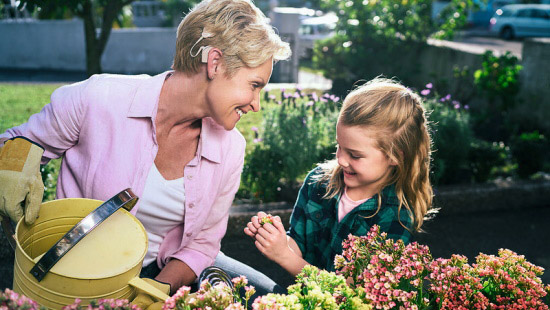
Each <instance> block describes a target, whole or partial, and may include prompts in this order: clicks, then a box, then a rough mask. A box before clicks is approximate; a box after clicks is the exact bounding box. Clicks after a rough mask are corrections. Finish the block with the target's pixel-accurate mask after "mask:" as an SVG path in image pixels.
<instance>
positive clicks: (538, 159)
mask: <svg viewBox="0 0 550 310" xmlns="http://www.w3.org/2000/svg"><path fill="white" fill-rule="evenodd" d="M511 149H512V154H513V155H514V158H515V159H516V161H517V164H518V169H517V174H518V175H519V177H521V178H527V177H529V176H530V175H532V174H533V173H535V172H538V171H541V170H542V169H543V167H544V163H545V160H546V161H547V160H548V151H549V146H548V139H546V137H545V136H544V135H542V134H540V133H539V132H538V131H533V132H525V133H522V134H521V135H519V136H516V137H514V138H513V139H512V145H511Z"/></svg>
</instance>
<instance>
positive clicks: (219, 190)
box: [0, 72, 246, 275]
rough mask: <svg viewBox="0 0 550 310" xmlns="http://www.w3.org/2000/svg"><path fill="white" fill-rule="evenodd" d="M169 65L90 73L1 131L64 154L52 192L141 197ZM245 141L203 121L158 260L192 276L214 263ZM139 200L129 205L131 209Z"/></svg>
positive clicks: (236, 184)
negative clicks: (147, 71)
mask: <svg viewBox="0 0 550 310" xmlns="http://www.w3.org/2000/svg"><path fill="white" fill-rule="evenodd" d="M168 73H169V72H164V73H162V74H159V75H156V76H153V77H150V76H147V75H139V76H122V75H110V74H102V75H94V76H92V77H91V78H89V79H88V80H85V81H82V82H79V83H75V84H72V85H66V86H63V87H61V88H59V89H57V90H56V91H54V92H53V94H52V96H51V103H49V104H47V105H46V106H44V108H43V109H42V111H41V112H40V113H37V114H34V115H32V116H31V117H30V118H29V120H28V122H27V123H25V124H22V125H20V126H17V127H14V128H11V129H9V130H7V131H6V132H5V133H3V134H2V135H0V145H2V144H3V143H4V141H6V140H7V139H9V138H11V137H14V136H25V137H27V138H29V139H31V140H33V141H35V142H37V143H39V144H40V145H42V146H43V147H44V148H45V152H44V156H43V158H42V163H43V164H45V163H47V162H48V161H49V160H50V159H53V158H59V157H61V156H63V160H62V163H61V169H60V172H59V177H58V183H57V197H58V198H66V197H85V198H91V199H99V200H107V199H109V198H110V197H112V196H113V195H115V194H117V193H118V192H120V191H121V190H124V189H126V188H128V187H129V188H131V189H132V190H133V192H134V193H135V194H136V195H137V196H138V197H139V196H140V195H141V194H142V193H143V189H144V186H145V181H146V178H147V173H148V171H149V169H150V168H151V165H152V164H153V161H154V159H155V157H156V154H157V151H158V144H157V141H156V133H155V117H156V112H157V107H158V100H159V96H160V90H161V88H162V85H163V83H164V80H165V78H166V76H167V74H168ZM245 143H246V142H245V140H244V138H243V136H242V135H241V134H240V133H239V132H238V131H237V130H236V129H233V130H231V131H226V130H225V129H224V128H222V127H221V126H219V125H217V124H216V123H215V122H214V121H213V120H212V119H211V118H205V119H203V120H202V130H201V134H200V140H199V144H198V149H197V153H196V156H195V157H194V158H193V159H192V160H191V161H190V162H189V164H188V165H187V166H185V168H184V175H185V181H184V189H185V195H186V198H185V209H186V214H185V220H184V223H182V224H181V225H179V226H177V227H176V228H174V229H173V230H171V231H169V232H168V233H167V234H166V236H165V238H164V240H163V242H162V244H161V246H160V249H159V255H158V258H157V263H158V265H159V266H160V267H163V266H164V265H165V264H166V263H167V262H168V261H169V260H170V259H172V258H176V259H179V260H181V261H183V262H185V263H186V264H187V265H188V266H189V267H190V268H191V269H192V270H193V271H194V272H195V274H196V275H199V274H200V272H201V271H202V270H203V269H204V268H205V267H207V266H209V265H211V264H212V263H213V262H214V259H215V257H216V255H217V254H218V252H219V249H220V242H221V239H222V237H223V236H224V234H225V231H226V229H227V220H228V217H229V208H230V206H231V204H232V202H233V198H234V196H235V193H236V192H237V189H238V187H239V182H240V176H241V172H242V167H243V161H244V151H245ZM138 209H139V201H138V203H137V205H136V206H135V207H134V209H133V210H132V213H134V214H135V213H136V212H137V210H138Z"/></svg>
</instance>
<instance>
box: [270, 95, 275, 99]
mask: <svg viewBox="0 0 550 310" xmlns="http://www.w3.org/2000/svg"><path fill="white" fill-rule="evenodd" d="M276 98H277V97H276V96H275V95H269V99H271V100H275V99H276Z"/></svg>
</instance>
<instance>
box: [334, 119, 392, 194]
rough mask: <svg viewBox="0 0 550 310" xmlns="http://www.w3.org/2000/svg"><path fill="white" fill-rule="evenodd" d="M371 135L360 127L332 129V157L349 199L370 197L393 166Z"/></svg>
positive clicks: (344, 126) (370, 131) (371, 132)
mask: <svg viewBox="0 0 550 310" xmlns="http://www.w3.org/2000/svg"><path fill="white" fill-rule="evenodd" d="M374 137H375V132H374V131H373V130H372V129H367V128H365V127H360V126H346V125H342V124H338V125H337V126H336V141H337V142H338V150H337V151H336V158H337V159H338V164H339V165H340V166H341V167H342V170H343V173H344V183H345V184H346V186H347V193H348V196H349V197H350V198H352V199H353V200H360V199H363V198H369V197H372V195H374V194H375V193H377V192H378V191H379V190H380V189H381V188H380V187H381V186H382V185H383V184H384V182H385V181H386V180H387V178H388V176H389V175H390V172H391V171H392V169H393V167H392V166H394V165H395V163H393V162H392V161H391V160H390V159H389V157H388V156H386V154H384V153H383V152H382V151H381V150H380V149H379V147H378V143H377V141H376V139H375V138H374Z"/></svg>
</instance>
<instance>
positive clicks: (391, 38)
mask: <svg viewBox="0 0 550 310" xmlns="http://www.w3.org/2000/svg"><path fill="white" fill-rule="evenodd" d="M323 3H324V6H325V7H326V9H328V10H332V11H334V12H336V14H337V15H338V18H339V20H338V24H337V27H336V35H335V36H334V37H332V38H329V39H326V40H325V41H321V42H317V44H316V47H315V50H314V57H313V61H314V64H315V65H316V67H317V68H319V69H322V70H323V72H324V74H325V76H326V77H329V78H331V79H332V80H333V92H335V93H337V94H340V95H342V94H343V90H347V89H349V88H350V86H351V84H352V83H353V82H355V81H357V80H360V79H371V78H373V77H374V76H376V75H379V74H381V73H383V74H384V75H386V76H388V77H392V76H399V77H400V78H402V79H404V82H407V81H406V77H407V76H408V75H410V73H411V72H412V73H414V72H416V71H418V70H420V68H419V67H418V64H417V61H416V60H417V59H418V57H417V55H418V53H419V52H420V51H421V49H422V48H423V46H424V45H425V44H426V42H427V40H428V38H431V37H434V38H449V37H452V36H453V34H454V31H455V30H456V29H458V28H460V27H462V26H464V25H465V24H466V22H467V14H468V11H469V10H470V9H472V8H474V1H473V0H450V1H449V3H448V4H447V6H446V8H445V9H444V10H442V11H441V13H440V14H438V15H437V16H432V3H433V0H323Z"/></svg>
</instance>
